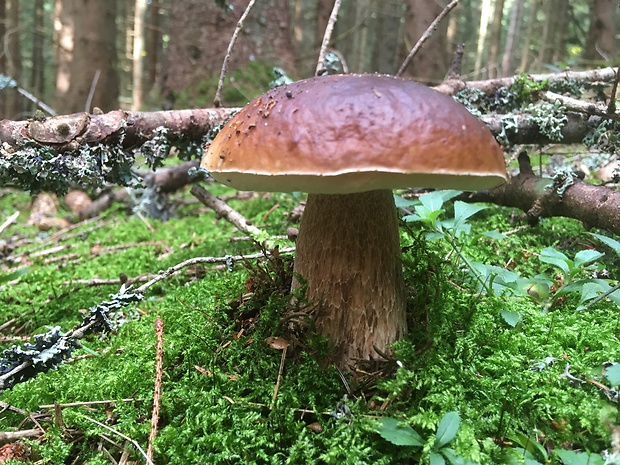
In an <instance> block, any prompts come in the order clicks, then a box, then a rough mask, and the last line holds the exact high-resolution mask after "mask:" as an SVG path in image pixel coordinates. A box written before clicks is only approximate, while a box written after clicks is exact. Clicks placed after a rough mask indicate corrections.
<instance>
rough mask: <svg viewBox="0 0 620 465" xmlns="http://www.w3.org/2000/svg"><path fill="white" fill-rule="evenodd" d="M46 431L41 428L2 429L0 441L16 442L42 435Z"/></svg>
mask: <svg viewBox="0 0 620 465" xmlns="http://www.w3.org/2000/svg"><path fill="white" fill-rule="evenodd" d="M43 433H44V431H42V430H40V429H39V428H33V429H23V430H21V431H2V432H0V443H5V442H14V441H17V440H19V439H24V438H34V437H38V436H42V435H43Z"/></svg>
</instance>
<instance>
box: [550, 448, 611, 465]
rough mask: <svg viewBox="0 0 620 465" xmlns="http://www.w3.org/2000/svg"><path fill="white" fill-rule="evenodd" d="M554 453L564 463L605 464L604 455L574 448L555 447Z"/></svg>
mask: <svg viewBox="0 0 620 465" xmlns="http://www.w3.org/2000/svg"><path fill="white" fill-rule="evenodd" d="M553 453H554V454H555V455H557V456H558V457H560V460H562V463H563V464H564V465H603V463H604V461H603V457H601V456H600V455H599V454H589V453H587V452H575V451H573V450H565V449H554V451H553Z"/></svg>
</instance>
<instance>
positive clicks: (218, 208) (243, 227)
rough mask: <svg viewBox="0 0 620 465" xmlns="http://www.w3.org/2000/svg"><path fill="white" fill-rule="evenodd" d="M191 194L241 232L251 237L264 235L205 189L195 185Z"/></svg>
mask: <svg viewBox="0 0 620 465" xmlns="http://www.w3.org/2000/svg"><path fill="white" fill-rule="evenodd" d="M190 192H191V193H192V195H194V196H195V197H196V198H197V199H198V200H200V201H201V202H202V203H203V204H205V205H206V206H207V207H209V208H212V209H213V210H215V212H216V213H217V214H218V215H219V216H221V217H223V218H225V219H226V221H228V222H229V223H231V224H232V225H234V226H235V227H236V228H237V229H238V230H239V231H241V232H243V233H245V234H248V235H250V236H258V237H260V235H262V231H261V230H260V229H258V228H257V227H256V226H254V225H251V224H249V223H248V222H247V220H246V219H245V218H244V217H243V215H242V214H241V213H239V212H238V211H237V210H235V209H233V208H232V207H230V206H229V205H228V204H227V203H226V202H224V201H223V200H221V199H220V198H218V197H217V196H215V195H213V194H212V193H211V192H209V191H208V190H206V189H205V188H204V187H201V186H199V185H197V184H195V185H194V186H193V187H192V190H191V191H190Z"/></svg>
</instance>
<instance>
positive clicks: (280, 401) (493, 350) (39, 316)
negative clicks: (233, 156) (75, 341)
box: [0, 191, 620, 465]
mask: <svg viewBox="0 0 620 465" xmlns="http://www.w3.org/2000/svg"><path fill="white" fill-rule="evenodd" d="M218 193H221V194H231V193H232V192H230V191H218ZM190 199H191V196H189V195H186V196H184V197H183V200H184V201H185V202H184V203H183V205H182V206H180V207H178V209H177V215H178V216H177V217H176V218H174V219H172V220H170V221H168V222H158V221H156V220H152V219H149V220H148V222H149V225H150V226H151V227H150V228H149V227H148V225H147V224H146V223H145V222H144V221H142V220H141V219H139V218H136V217H132V216H129V215H128V214H127V212H126V211H125V210H124V209H122V208H115V209H112V210H110V211H108V212H106V213H105V214H104V215H103V216H102V218H100V219H98V220H96V221H92V222H88V223H85V224H84V225H83V226H80V227H78V228H77V229H75V230H74V231H72V232H75V233H79V234H77V235H75V236H74V237H73V238H72V239H68V240H66V241H63V242H58V241H52V240H50V237H51V236H50V235H51V232H48V233H42V232H40V231H38V230H36V229H35V228H34V227H32V226H27V225H26V220H27V216H28V210H29V208H30V198H29V197H28V196H27V195H26V194H23V193H18V192H13V191H3V192H2V194H1V197H0V222H3V221H4V219H5V218H6V217H8V216H9V215H11V214H12V213H13V212H14V211H16V210H19V211H21V212H22V215H21V216H20V217H19V219H18V223H17V224H16V225H13V226H11V227H9V228H8V229H7V230H5V231H4V232H3V233H2V239H3V240H4V241H6V244H8V246H10V247H13V246H15V248H14V250H11V251H10V252H9V249H8V248H7V245H4V249H3V252H2V253H3V255H4V259H5V264H4V265H3V266H4V267H5V268H4V271H2V272H0V273H2V274H4V275H6V274H7V273H8V272H10V271H12V270H13V269H15V268H16V267H19V266H27V267H28V268H27V271H26V272H25V273H24V274H23V275H22V276H20V277H19V278H18V279H17V280H13V281H11V282H9V283H6V282H2V283H0V286H1V287H0V324H1V323H4V322H10V320H14V321H13V322H11V323H10V324H7V325H5V326H3V328H4V329H3V337H10V336H23V335H34V334H36V333H41V332H45V331H47V328H48V327H49V326H56V325H59V326H60V327H61V328H62V330H63V331H67V330H69V329H70V328H71V327H73V326H74V325H75V324H77V323H79V322H80V321H81V319H82V316H83V313H84V310H85V309H88V308H90V307H92V306H94V305H97V304H98V303H100V302H102V301H104V300H106V299H107V298H108V296H109V295H110V294H114V293H116V292H118V289H119V286H118V285H106V286H100V285H93V283H92V282H91V283H88V281H89V280H90V281H92V280H93V278H95V277H98V278H110V279H113V278H118V277H119V275H121V274H124V275H126V276H128V277H135V276H138V275H141V274H144V273H157V272H158V271H159V270H164V269H166V268H168V267H170V266H172V265H175V264H177V263H179V262H181V261H183V260H186V259H188V258H192V257H198V256H217V257H220V256H224V255H227V254H239V253H245V254H249V253H255V252H257V251H259V250H258V247H257V246H256V245H255V244H254V243H252V242H249V241H230V240H229V239H230V238H231V237H233V236H240V235H241V233H239V232H238V231H236V230H235V229H234V228H233V227H232V226H231V225H229V224H228V223H226V222H225V221H224V220H218V219H216V217H215V214H214V213H213V212H210V211H207V210H206V209H205V208H203V207H202V206H201V205H200V204H198V203H195V202H190V201H189V200H190ZM231 203H232V205H233V206H234V207H235V208H237V209H238V210H239V211H240V212H241V213H242V214H243V215H244V216H245V217H246V218H248V219H249V220H251V221H252V222H253V223H254V224H256V225H257V226H259V227H261V228H263V229H264V230H265V231H267V232H268V233H270V234H272V235H281V234H284V232H285V231H286V228H287V227H288V226H289V223H288V218H289V217H288V213H289V212H290V211H291V210H292V208H293V207H294V206H295V205H296V204H297V199H296V198H295V197H293V196H290V195H278V196H254V197H251V198H250V199H246V200H236V201H233V202H231ZM275 205H277V206H276V207H275V208H273V207H274V206H275ZM63 213H66V212H63ZM470 224H471V228H472V231H471V233H470V234H467V235H464V236H463V237H462V238H461V239H460V240H459V246H460V250H461V252H462V254H463V255H464V256H466V257H468V258H469V259H470V260H475V261H477V262H480V263H487V264H492V265H497V266H499V267H506V268H509V269H511V270H513V271H516V272H518V273H519V274H520V275H522V276H525V277H532V276H535V275H537V274H540V273H547V274H548V275H550V276H554V275H556V274H557V273H558V272H559V270H558V269H556V268H554V267H553V266H552V265H550V264H548V263H543V262H541V261H540V260H539V259H538V257H537V254H539V253H540V252H541V250H542V249H544V248H545V247H553V248H555V249H556V250H559V251H562V252H563V253H565V254H566V255H567V256H569V257H573V256H574V255H575V253H577V252H578V251H580V250H583V249H587V248H593V247H594V248H597V249H598V250H600V251H604V252H607V253H606V255H605V256H604V257H603V258H601V259H599V260H598V261H597V262H596V264H595V265H596V266H597V268H598V272H601V270H602V269H603V268H604V269H605V270H607V271H608V272H609V273H610V276H611V277H612V278H613V277H614V276H617V271H618V267H617V256H616V255H615V254H614V253H613V251H611V250H609V249H605V248H604V247H603V246H601V245H600V244H599V243H597V242H595V241H594V240H593V238H592V236H590V235H589V234H587V232H586V231H585V230H584V228H583V227H582V226H581V225H580V224H578V223H576V222H574V221H571V220H566V219H558V218H554V219H546V220H542V221H541V222H540V224H539V225H537V226H527V225H526V224H525V222H524V220H523V219H522V217H521V216H520V214H519V212H517V211H513V210H510V209H505V208H500V207H495V206H491V207H489V208H488V209H486V210H484V211H483V212H481V213H479V214H478V215H476V216H475V217H474V218H472V219H471V220H470ZM489 230H497V231H498V232H501V233H504V234H505V235H506V236H505V237H504V238H496V239H493V238H489V237H487V236H480V235H479V234H477V233H479V232H482V231H489ZM61 237H62V236H61ZM58 245H64V246H67V248H66V249H64V250H62V251H56V252H54V253H50V254H47V255H42V256H39V257H37V256H35V254H34V252H36V251H37V250H38V251H41V250H48V251H49V250H50V249H51V248H52V247H55V246H58ZM120 245H126V246H128V247H125V248H121V247H115V246H120ZM289 245H290V244H289ZM402 245H403V264H404V269H405V274H406V279H407V286H408V297H409V313H410V319H411V321H410V323H411V327H412V328H413V330H412V332H411V334H410V336H409V337H408V338H407V339H405V340H402V341H400V342H399V343H397V344H396V347H395V352H394V358H395V360H397V361H398V362H394V361H392V362H386V363H384V364H383V365H381V367H380V368H381V369H382V371H381V373H379V372H374V373H366V374H362V373H360V372H358V373H355V374H349V373H344V378H345V379H346V381H347V383H348V384H349V385H350V391H351V392H350V393H349V394H348V395H347V396H346V398H345V394H347V391H346V388H345V384H344V383H343V380H342V379H341V375H340V374H339V372H338V371H337V370H336V368H335V367H333V366H331V365H330V364H329V362H328V356H327V354H328V352H329V348H328V346H327V345H326V343H325V341H323V340H321V339H320V338H318V337H316V336H315V335H313V334H312V330H311V329H307V330H306V331H305V332H303V333H299V332H296V333H292V332H291V329H290V325H288V324H286V323H284V321H285V319H286V318H287V317H288V316H290V312H291V308H290V297H289V296H287V295H286V292H284V291H283V290H284V289H285V288H286V279H287V273H288V269H289V268H288V263H289V262H288V260H289V258H287V257H286V256H282V257H281V258H280V259H279V260H277V261H272V262H271V263H266V262H265V261H264V260H258V261H252V262H251V263H248V264H243V263H236V264H235V266H234V269H233V270H232V271H228V270H226V269H222V267H216V266H200V267H192V268H189V269H187V270H184V271H183V272H182V273H180V274H178V275H176V276H174V277H172V278H169V279H167V280H164V281H162V282H161V283H160V284H158V285H156V286H154V287H153V288H151V289H149V291H148V293H147V296H146V299H145V300H144V301H142V302H141V303H139V304H136V305H134V306H133V307H132V309H133V310H137V313H138V314H139V315H140V318H139V319H135V320H131V321H129V322H127V323H126V324H124V325H123V326H122V327H121V328H120V329H119V330H118V332H117V333H115V334H108V335H105V336H104V337H99V336H98V337H93V336H91V337H88V338H86V339H85V340H83V341H82V342H83V345H84V346H85V347H86V348H87V349H80V350H78V351H77V352H76V353H75V356H76V357H77V356H79V355H87V354H89V355H88V356H87V357H85V358H80V357H77V358H78V359H77V360H75V361H72V362H70V363H64V364H62V365H61V366H59V367H58V369H56V370H52V371H49V372H48V373H46V374H42V375H39V376H38V377H36V379H33V380H30V381H27V382H24V383H21V384H18V385H16V386H15V387H13V388H12V389H10V390H5V391H4V392H3V393H2V394H1V395H0V401H2V402H3V403H6V404H9V405H10V406H13V407H16V408H18V409H22V410H25V411H26V412H28V414H31V416H30V417H28V416H26V417H24V415H22V414H21V413H16V412H14V411H12V410H11V409H6V408H5V409H4V410H3V411H2V413H1V414H0V431H4V432H10V431H18V430H19V429H28V428H35V423H33V420H31V419H30V418H34V419H35V420H36V421H38V422H39V424H40V425H41V426H42V427H43V428H44V429H45V430H46V433H45V435H44V436H42V437H40V438H37V439H32V440H23V442H25V443H27V445H28V448H29V450H30V452H29V455H28V456H27V457H28V458H27V459H26V460H27V461H29V462H31V463H40V464H62V463H65V464H90V465H94V464H104V463H105V464H107V463H115V462H113V461H112V458H114V460H116V461H117V462H116V463H119V462H118V461H119V460H120V457H121V455H122V453H123V450H124V449H128V450H129V457H130V459H131V460H133V461H135V462H137V463H144V459H143V457H142V456H141V455H140V454H139V453H138V452H137V451H136V450H135V448H134V446H133V445H131V444H129V442H128V441H127V440H126V438H130V439H132V440H133V441H135V442H136V443H137V444H140V445H141V446H142V448H143V449H146V446H147V442H148V435H149V431H150V418H151V409H152V399H153V380H154V376H155V374H154V367H155V342H156V336H155V331H154V329H153V323H154V321H155V318H156V317H159V318H161V319H162V321H163V322H164V325H165V344H164V371H163V386H162V410H161V414H160V419H159V432H158V435H157V438H156V439H155V442H154V450H155V463H156V464H180V465H188V464H236V463H259V464H262V463H273V464H276V463H278V464H280V463H290V464H304V463H307V464H314V463H321V464H343V463H346V464H373V465H376V464H400V463H429V460H430V457H431V455H432V454H431V450H432V448H433V443H434V439H433V438H434V436H433V433H434V432H435V431H436V429H437V425H438V423H439V421H440V420H441V418H442V416H443V415H444V414H446V413H447V412H451V411H456V412H458V413H459V416H460V419H461V424H460V428H459V429H458V433H457V435H456V438H455V439H454V440H453V441H452V442H451V444H450V446H451V447H452V448H453V449H454V450H455V451H456V453H457V455H458V456H459V457H460V460H462V462H461V463H466V462H465V461H469V462H472V463H481V464H497V463H536V462H534V461H533V460H537V461H538V462H540V463H543V462H544V461H545V459H547V458H548V459H549V460H550V461H551V462H552V463H562V462H560V461H559V459H558V458H557V456H556V455H555V454H553V453H550V451H552V450H556V449H569V450H575V451H588V452H594V453H597V454H599V453H601V452H602V451H603V450H605V449H609V450H611V441H612V432H613V430H614V428H615V426H614V425H616V424H618V420H619V416H620V415H619V411H618V405H617V404H616V403H614V402H612V401H610V400H609V399H608V397H607V396H606V395H605V392H606V391H605V389H604V388H603V387H601V386H606V387H608V388H609V387H612V386H610V383H609V381H608V380H607V378H605V376H603V375H602V370H603V364H604V363H605V362H607V361H612V362H614V361H620V344H619V335H620V323H619V319H620V316H619V309H618V308H617V306H616V305H615V304H613V303H611V302H609V301H601V302H599V303H597V304H596V305H594V306H592V307H590V308H588V309H587V310H580V311H577V310H576V307H577V303H578V301H579V298H580V293H579V292H571V293H568V294H567V295H566V296H565V297H563V298H558V299H555V300H553V301H550V300H549V299H547V301H545V302H543V303H541V302H540V301H536V300H534V299H528V298H527V297H524V296H520V295H516V294H512V295H511V294H509V293H496V294H495V295H488V294H481V293H478V292H477V291H478V289H477V283H476V282H475V280H472V279H471V277H469V276H468V274H467V270H466V267H464V266H463V262H462V261H460V260H458V257H456V254H455V252H454V250H453V248H452V246H451V245H450V244H449V243H448V242H446V241H443V240H435V241H430V240H427V239H426V236H425V234H424V233H423V232H422V231H421V230H420V226H419V225H418V224H417V223H407V224H406V225H403V228H402ZM26 251H30V253H29V254H26ZM69 254H72V255H70V256H69ZM7 256H13V257H16V256H19V257H20V264H12V265H11V268H9V267H8V262H7V261H6V258H7ZM54 257H56V258H57V260H50V258H54ZM224 268H225V267H224ZM583 273H584V274H587V273H588V271H584V272H583ZM2 274H0V276H2ZM557 278H558V279H559V276H557ZM613 283H615V281H614V282H613ZM552 292H553V290H552ZM550 302H551V304H550ZM507 314H512V315H518V321H517V322H515V320H513V319H510V318H506V315H507ZM287 321H288V320H287ZM509 322H510V323H511V324H509ZM270 336H279V337H283V338H285V339H287V340H288V341H289V342H291V343H292V346H291V347H290V348H289V349H290V350H289V351H288V352H287V356H286V359H285V362H284V369H283V372H282V381H281V385H280V386H279V389H278V392H277V396H276V399H275V401H274V402H273V405H272V398H273V394H274V388H275V384H276V380H277V377H278V371H279V367H280V362H281V352H280V351H278V350H274V349H272V348H271V347H270V346H269V345H268V344H267V343H266V342H265V340H266V338H268V337H270ZM15 343H16V342H14V341H11V342H7V343H5V344H4V348H9V347H10V346H11V345H13V344H15ZM92 354H95V355H94V356H93V355H92ZM550 357H552V358H553V359H554V361H553V362H552V361H551V359H550ZM567 363H569V364H570V374H571V375H572V376H575V377H576V378H579V379H581V380H583V382H571V380H570V379H569V378H567V377H562V376H561V375H562V374H563V373H564V371H565V369H566V365H567ZM128 399H130V400H128ZM104 400H105V401H109V403H108V404H97V403H91V402H94V401H104ZM341 401H344V403H345V404H346V406H347V407H348V409H346V408H343V405H342V404H341V405H340V406H338V404H339V402H341ZM71 403H83V404H81V405H74V406H63V404H71ZM52 404H59V405H60V406H59V407H58V408H56V409H54V408H51V407H44V406H49V405H52ZM2 405H3V406H5V407H6V405H5V404H2ZM349 410H350V414H349ZM337 411H338V412H344V413H345V414H344V415H336V414H335V412H337ZM330 412H331V413H332V414H331V415H330ZM381 416H390V417H393V418H397V419H399V420H402V421H403V422H404V423H406V424H408V425H410V426H412V427H413V428H414V429H415V430H416V431H417V432H418V433H419V434H420V435H421V436H422V437H423V438H425V440H426V438H429V439H428V440H427V441H426V442H427V444H426V445H425V446H424V447H423V448H420V447H406V446H396V445H394V444H392V443H391V442H389V441H387V440H386V439H384V438H383V437H382V436H381V435H380V434H378V430H379V429H380V426H379V422H378V421H377V418H378V417H381ZM338 417H340V418H338ZM91 419H94V420H97V421H99V422H102V423H105V424H107V425H108V426H109V427H111V428H113V429H114V430H115V431H117V432H119V433H122V434H123V435H125V436H126V438H125V439H124V438H123V437H121V436H119V435H118V434H116V433H115V432H112V431H110V430H107V429H104V428H103V427H101V426H99V425H97V424H96V423H94V422H93V421H91ZM523 438H529V439H528V440H529V441H531V442H532V443H537V444H540V445H541V446H542V447H541V448H539V449H537V448H536V447H531V444H527V441H524V439H523ZM522 447H523V448H525V449H529V450H531V451H533V452H532V453H531V454H529V453H526V452H524V451H523V449H522ZM540 449H542V451H541V450H540ZM543 452H544V453H549V456H548V457H545V456H544V454H543ZM537 454H538V455H537ZM526 460H530V461H529V462H528V461H526ZM575 463H577V462H575ZM580 463H586V462H580ZM592 463H598V462H592ZM600 463H602V462H600ZM610 463H611V462H610Z"/></svg>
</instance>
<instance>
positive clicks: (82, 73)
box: [0, 0, 619, 119]
mask: <svg viewBox="0 0 620 465" xmlns="http://www.w3.org/2000/svg"><path fill="white" fill-rule="evenodd" d="M247 3H248V2H247V1H245V0H232V1H220V2H216V1H205V0H175V1H172V0H151V1H148V0H136V1H135V2H122V1H117V0H110V1H105V2H103V1H96V0H33V1H21V2H20V1H19V0H0V40H1V45H2V47H1V48H0V74H2V75H4V76H8V77H10V78H12V79H14V80H15V82H16V84H17V85H18V86H19V87H21V88H23V89H24V90H26V91H27V92H29V93H30V94H32V95H33V96H35V97H36V98H38V99H40V100H41V101H42V102H44V103H46V104H47V105H48V106H50V107H51V108H53V110H54V111H55V112H56V113H58V114H67V113H73V112H79V111H85V110H86V111H90V110H92V108H94V107H97V108H100V109H101V110H103V111H104V112H105V111H109V110H114V109H118V108H124V109H133V110H138V109H141V110H156V109H173V108H201V107H207V106H210V105H211V98H212V96H213V93H214V89H215V85H216V82H217V75H218V74H219V71H220V69H221V66H222V61H223V58H224V56H225V52H226V48H227V47H228V43H229V40H230V37H231V35H232V33H233V31H234V29H235V25H236V23H237V21H238V19H239V18H240V16H241V15H242V13H243V11H244V10H245V7H246V6H247ZM333 3H334V2H333V0H265V1H260V2H257V4H256V5H255V7H254V10H253V11H252V14H251V15H249V17H248V18H247V20H246V22H245V27H244V30H243V32H242V34H241V36H240V39H239V41H238V43H237V44H236V46H235V50H234V53H233V54H232V57H231V64H230V67H231V71H230V74H229V81H228V83H227V86H226V88H225V93H224V104H230V105H240V104H243V103H245V102H247V101H248V100H249V99H250V98H252V97H254V96H256V95H257V94H260V93H262V92H263V91H264V90H265V89H266V87H267V85H268V83H269V81H271V80H272V79H273V75H272V67H274V66H277V67H279V68H281V69H282V70H283V71H284V72H285V73H286V74H287V75H289V76H290V77H292V78H295V79H301V78H304V77H308V76H311V75H312V74H313V72H314V68H315V66H316V60H317V55H318V49H319V45H320V41H321V39H322V37H323V32H324V30H325V26H326V24H327V20H328V18H329V14H330V12H331V9H332V7H333ZM447 3H448V2H447V1H439V0H357V1H344V2H343V5H342V8H341V11H340V15H339V16H340V19H339V21H338V22H337V24H336V28H335V31H334V34H333V36H332V41H331V44H330V45H331V47H333V49H334V50H335V53H336V55H337V56H339V57H340V58H341V59H342V60H343V62H344V63H345V66H346V70H347V71H348V72H380V73H387V74H394V73H395V72H396V71H397V70H398V67H399V66H400V64H401V63H402V61H403V59H404V57H405V56H406V55H407V53H408V52H409V50H410V49H411V47H412V45H413V44H415V42H416V41H417V40H418V38H419V37H420V36H421V35H422V33H423V32H424V31H425V29H426V28H427V27H428V25H429V24H430V22H431V21H432V20H433V19H434V18H435V17H436V16H437V15H438V14H439V13H440V12H441V10H442V9H443V8H444V7H445V5H446V4H447ZM617 13H618V5H617V2H615V1H614V0H578V1H570V2H569V1H566V0H471V1H463V2H461V4H460V5H459V6H458V7H457V8H456V9H455V10H454V11H453V12H452V14H451V15H449V17H448V18H447V19H446V21H444V22H442V23H441V24H440V25H439V27H438V29H437V30H436V31H435V33H434V34H433V35H432V37H431V38H430V40H428V42H427V43H426V44H425V46H424V48H423V50H422V52H420V53H418V54H417V55H416V57H415V58H414V61H413V63H412V64H411V65H410V66H409V67H408V68H407V70H406V72H405V75H406V76H407V77H410V78H413V79H416V80H419V81H423V82H427V83H434V84H437V83H439V82H441V80H442V79H443V77H444V76H445V74H446V71H447V69H448V67H449V65H450V62H451V60H452V56H453V53H454V50H455V49H456V45H457V44H460V43H463V44H465V54H464V57H463V63H462V78H463V79H464V80H474V79H486V78H494V77H501V76H511V75H514V74H515V73H517V72H526V73H531V72H557V71H561V70H566V69H573V70H575V69H586V68H593V67H597V66H600V65H611V64H614V63H615V61H614V57H616V56H617V52H616V47H615V43H616V34H617V33H616V31H617V30H618V25H617V23H618V16H619V15H618V14H617ZM0 87H2V86H0ZM1 92H2V93H1V94H0V96H2V98H0V119H2V118H6V119H25V118H28V117H30V116H32V115H33V113H34V111H35V110H36V104H35V103H33V102H31V101H29V100H28V99H27V98H24V97H23V95H21V94H20V93H19V91H18V90H17V89H3V90H2V91H1Z"/></svg>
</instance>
